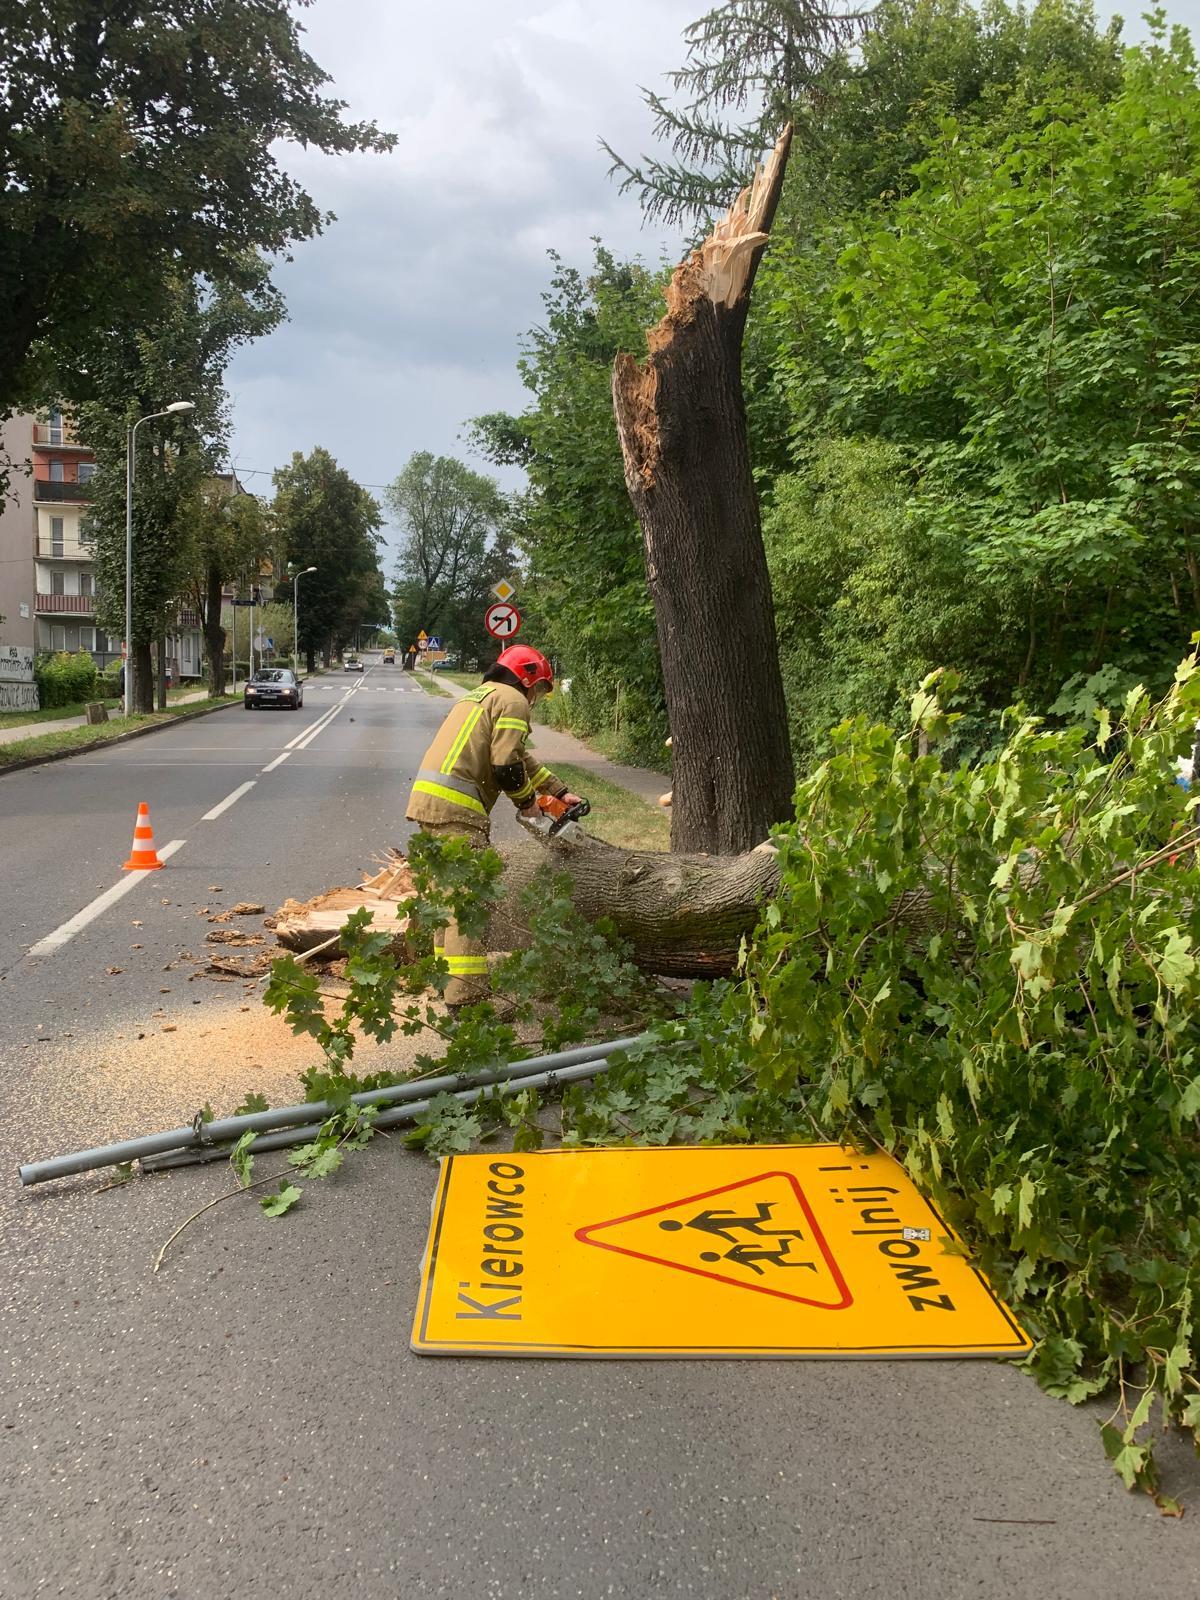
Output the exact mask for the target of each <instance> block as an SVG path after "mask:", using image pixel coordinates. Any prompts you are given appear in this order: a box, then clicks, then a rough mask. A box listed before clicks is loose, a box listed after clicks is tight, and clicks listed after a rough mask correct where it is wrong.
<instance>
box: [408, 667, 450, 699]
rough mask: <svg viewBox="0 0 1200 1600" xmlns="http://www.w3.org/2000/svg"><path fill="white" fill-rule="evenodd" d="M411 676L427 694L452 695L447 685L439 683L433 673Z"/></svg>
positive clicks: (420, 673)
mask: <svg viewBox="0 0 1200 1600" xmlns="http://www.w3.org/2000/svg"><path fill="white" fill-rule="evenodd" d="M410 676H411V677H414V678H415V679H416V680H417V682H418V683H419V684H420V685H421V687H422V689H424V691H425V693H426V694H435V695H436V694H441V695H446V694H449V693H450V691H449V689H447V687H446V685H445V684H444V683H439V682H438V681H437V679H436V678H435V677H434V675H433V673H432V672H414V673H411V674H410Z"/></svg>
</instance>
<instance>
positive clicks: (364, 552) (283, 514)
mask: <svg viewBox="0 0 1200 1600" xmlns="http://www.w3.org/2000/svg"><path fill="white" fill-rule="evenodd" d="M274 484H275V500H274V503H273V506H272V513H273V517H274V522H275V529H276V536H277V541H278V544H279V546H280V548H281V550H282V551H283V553H284V555H285V558H286V561H287V563H288V566H289V569H290V570H291V571H293V572H302V571H303V569H304V568H306V567H316V569H317V570H316V571H315V572H310V573H308V574H306V575H305V576H304V577H302V578H301V579H300V580H299V586H300V616H299V632H300V649H301V652H302V653H303V654H304V655H305V656H306V657H307V664H308V670H309V672H312V671H313V669H314V667H315V665H316V657H317V654H318V652H320V653H321V654H323V655H324V657H325V659H326V661H327V662H328V661H329V660H330V659H331V658H332V656H333V655H334V654H335V653H336V651H337V650H338V649H339V648H340V647H341V645H342V644H344V643H345V642H346V641H347V640H348V639H351V638H353V635H354V630H355V628H356V627H358V626H359V625H360V624H362V623H365V622H386V621H387V620H388V607H387V597H386V592H385V589H384V583H383V575H382V573H381V572H380V570H379V556H378V546H379V539H378V529H379V528H380V527H381V526H382V525H383V518H382V516H381V515H380V510H379V506H378V504H377V503H376V501H375V499H374V497H373V496H372V495H370V494H368V492H367V491H366V490H365V489H363V488H362V487H360V485H359V484H357V483H355V481H354V479H353V478H351V476H350V474H349V473H348V472H346V471H345V470H344V468H342V467H339V466H338V464H337V462H336V461H335V460H334V459H333V457H332V456H331V455H330V454H329V452H328V450H325V449H323V448H321V447H320V446H318V447H317V448H316V449H314V450H312V451H311V452H310V453H309V454H308V455H307V456H305V455H302V454H301V453H300V452H299V451H296V452H295V453H294V454H293V456H292V459H291V463H290V464H289V465H288V466H286V467H281V468H280V470H279V471H278V472H276V473H275V476H274ZM281 592H283V593H285V594H286V597H287V598H288V599H290V598H291V585H290V584H287V585H286V588H284V587H283V586H282V585H281Z"/></svg>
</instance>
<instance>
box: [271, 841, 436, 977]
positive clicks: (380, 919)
mask: <svg viewBox="0 0 1200 1600" xmlns="http://www.w3.org/2000/svg"><path fill="white" fill-rule="evenodd" d="M412 894H413V881H412V877H411V875H410V873H409V870H408V864H407V862H406V861H405V860H404V859H403V857H402V856H397V855H393V856H391V857H390V859H389V860H388V863H387V865H386V866H385V867H384V868H383V869H382V870H381V871H379V872H376V873H374V874H372V875H371V876H370V877H367V878H364V879H363V881H362V883H360V884H359V885H358V887H357V888H354V889H330V890H327V891H326V893H325V894H319V895H316V896H314V898H313V899H311V900H286V901H284V903H283V905H281V906H280V908H279V910H278V912H277V913H276V919H275V937H276V938H277V939H278V941H279V943H280V944H281V945H283V947H284V948H285V949H287V950H293V951H295V952H297V954H300V953H303V952H304V951H306V950H313V949H315V948H316V947H317V945H321V944H326V943H329V944H330V951H331V953H332V952H333V951H334V949H335V946H334V945H333V944H332V943H331V941H333V940H335V939H336V938H337V935H338V933H339V932H340V931H341V929H342V926H343V924H344V923H345V921H346V918H347V917H348V916H349V915H350V913H351V912H352V911H359V910H362V909H363V908H364V907H366V908H367V909H368V910H369V911H371V912H372V913H373V922H372V927H373V928H374V930H375V931H376V932H387V933H391V935H392V945H393V948H394V949H396V950H398V951H399V950H403V948H404V943H405V936H406V934H407V932H408V918H407V916H405V914H404V912H403V911H402V909H401V906H402V903H403V902H404V901H406V900H409V899H411V898H412Z"/></svg>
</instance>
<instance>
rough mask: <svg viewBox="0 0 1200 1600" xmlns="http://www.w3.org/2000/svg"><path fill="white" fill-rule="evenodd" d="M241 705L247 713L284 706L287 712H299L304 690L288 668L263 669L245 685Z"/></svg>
mask: <svg viewBox="0 0 1200 1600" xmlns="http://www.w3.org/2000/svg"><path fill="white" fill-rule="evenodd" d="M242 704H243V705H244V706H245V707H246V710H247V711H257V710H259V709H260V708H262V707H263V706H284V707H285V708H286V709H287V710H289V711H299V709H300V707H301V706H302V705H303V704H304V688H303V685H302V684H301V683H300V680H299V679H298V678H297V677H296V674H295V673H294V672H292V671H291V670H290V668H288V667H263V668H261V669H260V671H258V672H256V673H255V674H254V676H253V677H252V678H251V679H250V682H249V683H248V684H247V685H246V691H245V694H244V695H243V696H242Z"/></svg>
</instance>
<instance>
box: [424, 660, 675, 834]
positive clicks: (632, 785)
mask: <svg viewBox="0 0 1200 1600" xmlns="http://www.w3.org/2000/svg"><path fill="white" fill-rule="evenodd" d="M437 681H438V683H440V684H441V686H442V688H443V689H448V690H449V691H450V693H451V694H452V695H453V696H454V698H455V699H456V700H461V699H462V697H463V695H465V694H469V693H470V690H468V689H463V688H461V687H460V686H459V685H458V684H457V683H451V682H449V680H448V679H445V678H442V677H440V676H439V677H438V680H437ZM529 742H530V745H531V747H532V748H533V749H535V750H536V751H537V753H538V757H539V759H541V760H542V761H544V762H545V763H546V765H547V766H548V767H551V768H552V767H553V766H554V763H555V762H556V761H569V762H570V763H571V765H572V766H573V767H579V768H580V770H581V771H584V772H592V773H595V775H596V777H598V778H605V779H607V780H608V782H609V783H615V784H616V785H617V786H618V787H619V788H621V789H628V790H629V792H630V793H631V794H636V795H640V796H641V798H642V799H643V800H645V801H646V802H647V804H648V805H652V806H657V804H658V797H659V795H660V794H666V792H667V790H668V789H670V787H671V779H670V778H669V777H667V776H666V774H665V773H662V772H651V771H650V770H649V768H647V767H626V766H622V765H621V763H620V762H619V761H608V760H606V758H605V757H604V756H600V755H597V754H596V752H595V751H594V750H593V749H591V748H590V747H589V746H588V745H586V744H584V742H583V740H582V739H577V738H576V737H575V735H574V734H573V733H561V732H560V731H559V730H558V729H557V728H548V727H546V725H545V724H544V723H541V722H535V723H534V725H533V733H532V735H531V736H530V741H529Z"/></svg>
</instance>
